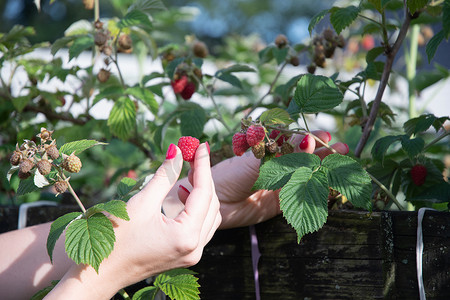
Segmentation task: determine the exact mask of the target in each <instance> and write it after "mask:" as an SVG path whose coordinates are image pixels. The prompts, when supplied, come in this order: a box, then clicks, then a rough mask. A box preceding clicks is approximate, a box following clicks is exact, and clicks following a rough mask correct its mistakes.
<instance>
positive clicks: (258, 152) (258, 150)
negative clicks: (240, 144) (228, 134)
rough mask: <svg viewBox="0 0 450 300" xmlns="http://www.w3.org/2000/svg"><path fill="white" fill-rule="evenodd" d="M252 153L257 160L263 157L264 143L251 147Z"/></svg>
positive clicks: (264, 151) (264, 152)
mask: <svg viewBox="0 0 450 300" xmlns="http://www.w3.org/2000/svg"><path fill="white" fill-rule="evenodd" d="M252 152H253V155H254V156H255V157H256V158H258V159H261V158H263V157H264V155H265V154H266V143H264V141H261V142H259V143H258V144H256V145H255V146H253V147H252Z"/></svg>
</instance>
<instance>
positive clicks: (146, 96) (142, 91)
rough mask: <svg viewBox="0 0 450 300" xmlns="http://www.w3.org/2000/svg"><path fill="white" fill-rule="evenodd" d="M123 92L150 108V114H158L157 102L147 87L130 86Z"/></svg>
mask: <svg viewBox="0 0 450 300" xmlns="http://www.w3.org/2000/svg"><path fill="white" fill-rule="evenodd" d="M125 93H127V94H128V95H131V96H133V97H135V98H137V99H139V100H140V101H142V102H143V103H144V104H145V105H146V106H147V107H148V109H150V111H151V112H152V114H154V115H157V114H158V109H159V105H158V102H156V100H155V96H154V95H153V93H152V92H150V90H148V89H147V88H141V87H139V86H135V87H130V88H127V89H126V90H125Z"/></svg>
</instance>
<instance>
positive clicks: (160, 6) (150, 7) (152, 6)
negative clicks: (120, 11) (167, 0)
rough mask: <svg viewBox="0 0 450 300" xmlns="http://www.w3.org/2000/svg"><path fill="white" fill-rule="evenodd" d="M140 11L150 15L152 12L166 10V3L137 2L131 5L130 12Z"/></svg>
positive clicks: (154, 1) (156, 0)
mask: <svg viewBox="0 0 450 300" xmlns="http://www.w3.org/2000/svg"><path fill="white" fill-rule="evenodd" d="M133 10H138V11H142V12H143V13H146V14H148V15H150V14H151V13H152V12H156V11H160V10H166V7H165V6H164V3H163V2H162V1H161V0H135V1H133V4H131V5H130V7H129V8H128V11H129V12H130V11H133Z"/></svg>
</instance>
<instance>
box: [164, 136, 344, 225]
mask: <svg viewBox="0 0 450 300" xmlns="http://www.w3.org/2000/svg"><path fill="white" fill-rule="evenodd" d="M313 134H314V135H315V136H317V137H318V138H319V139H320V140H322V141H323V142H324V143H326V144H328V142H329V141H330V140H331V136H330V134H329V133H328V132H325V131H314V132H313ZM291 142H292V143H293V145H294V151H295V152H307V153H315V154H317V155H318V156H319V157H320V158H322V159H323V158H324V157H325V156H327V155H328V154H331V153H332V151H331V150H329V149H327V148H325V147H323V145H322V144H320V143H319V142H316V140H315V139H314V138H313V137H312V136H311V135H307V136H304V135H300V134H299V135H294V136H293V137H292V138H291ZM331 147H332V148H333V149H335V151H337V152H338V153H341V154H347V153H348V146H347V145H346V144H343V143H336V144H333V145H332V146H331ZM259 166H260V160H259V159H256V158H255V157H254V156H253V154H252V153H251V151H247V152H246V153H245V154H244V155H243V156H239V157H238V156H236V157H233V158H230V159H227V160H225V161H223V162H221V163H219V164H217V165H215V166H214V167H213V168H212V174H213V178H214V183H215V185H216V192H217V196H218V197H219V201H220V212H221V215H222V224H221V225H220V228H222V229H224V228H232V227H241V226H248V225H251V224H256V223H259V222H262V221H265V220H268V219H270V218H272V217H274V216H276V215H278V214H279V213H280V203H279V198H278V191H266V190H259V191H252V187H253V184H254V183H255V181H256V179H257V178H258V174H259ZM190 177H191V176H189V178H190ZM189 178H184V179H182V180H180V181H179V182H178V183H177V184H176V185H175V187H174V189H173V190H172V191H171V193H170V194H169V197H168V198H167V199H166V201H165V202H164V208H165V210H166V212H168V213H169V214H171V213H172V212H177V211H179V210H180V209H181V207H180V206H179V201H178V198H180V199H183V198H185V197H187V195H188V194H189V193H188V192H187V191H186V190H185V189H183V188H179V186H180V185H182V186H184V187H185V188H186V189H187V190H190V189H191V184H190V180H189ZM177 193H178V196H177Z"/></svg>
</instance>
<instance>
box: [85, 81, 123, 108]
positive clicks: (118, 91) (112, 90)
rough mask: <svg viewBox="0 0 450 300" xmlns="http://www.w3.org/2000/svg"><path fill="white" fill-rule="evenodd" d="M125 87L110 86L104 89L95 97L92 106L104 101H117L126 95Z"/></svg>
mask: <svg viewBox="0 0 450 300" xmlns="http://www.w3.org/2000/svg"><path fill="white" fill-rule="evenodd" d="M124 93H125V92H124V90H123V87H122V86H121V85H110V86H107V87H105V88H102V89H101V90H100V92H99V93H98V94H97V95H96V96H95V97H94V100H93V101H92V104H96V103H97V102H99V101H100V100H103V99H116V98H118V97H119V96H122V95H123V94H124Z"/></svg>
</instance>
